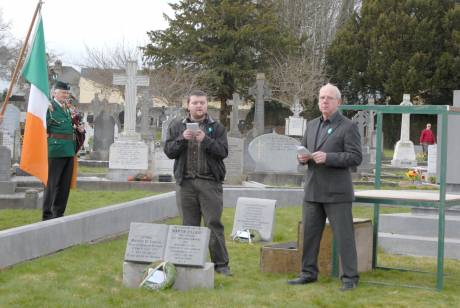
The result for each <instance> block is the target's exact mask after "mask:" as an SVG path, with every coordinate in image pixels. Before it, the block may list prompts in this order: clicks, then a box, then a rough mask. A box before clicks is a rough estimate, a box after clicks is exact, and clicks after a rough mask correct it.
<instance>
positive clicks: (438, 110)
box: [332, 105, 460, 290]
mask: <svg viewBox="0 0 460 308" xmlns="http://www.w3.org/2000/svg"><path fill="white" fill-rule="evenodd" d="M340 110H354V111H360V110H363V111H374V112H375V113H376V115H377V124H376V131H377V140H376V143H377V149H376V162H375V185H374V187H375V189H377V190H378V189H380V188H381V174H382V149H381V145H382V124H383V114H403V113H409V114H437V115H440V116H441V140H440V143H439V145H440V149H441V151H440V173H439V186H440V189H439V201H418V200H410V199H396V200H395V199H382V198H368V197H356V200H355V202H360V203H373V204H374V214H373V215H374V225H373V240H374V241H373V247H372V268H374V269H375V268H379V267H378V263H377V246H378V231H379V214H380V204H391V205H408V206H412V207H434V208H438V252H437V269H436V289H437V290H442V288H443V286H444V237H445V207H446V205H456V204H460V202H459V200H456V201H450V202H447V201H446V170H447V166H446V164H447V123H448V115H460V108H455V107H452V106H445V105H442V106H441V105H439V106H438V105H436V106H435V105H424V106H400V105H342V106H340ZM438 129H439V127H438ZM438 142H439V140H438ZM332 252H333V258H332V275H333V276H338V253H337V245H336V243H335V240H334V241H333V249H332ZM382 268H384V267H382ZM384 269H388V268H384ZM397 270H399V269H397Z"/></svg>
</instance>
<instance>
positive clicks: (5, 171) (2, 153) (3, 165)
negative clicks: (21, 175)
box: [0, 131, 16, 194]
mask: <svg viewBox="0 0 460 308" xmlns="http://www.w3.org/2000/svg"><path fill="white" fill-rule="evenodd" d="M0 134H1V131H0ZM10 179H11V151H10V149H9V148H7V147H6V146H3V145H0V194H13V193H14V192H15V190H16V182H12V181H10Z"/></svg>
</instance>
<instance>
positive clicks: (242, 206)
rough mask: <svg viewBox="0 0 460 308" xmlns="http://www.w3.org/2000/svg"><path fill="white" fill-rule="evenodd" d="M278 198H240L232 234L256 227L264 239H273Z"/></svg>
mask: <svg viewBox="0 0 460 308" xmlns="http://www.w3.org/2000/svg"><path fill="white" fill-rule="evenodd" d="M275 208H276V200H271V199H259V198H244V197H240V198H238V201H237V202H236V212H235V220H234V222H233V229H232V236H233V235H235V233H236V232H237V231H242V230H247V229H254V230H257V231H259V233H260V236H261V238H262V240H263V241H268V242H269V241H271V240H272V239H273V229H274V224H275Z"/></svg>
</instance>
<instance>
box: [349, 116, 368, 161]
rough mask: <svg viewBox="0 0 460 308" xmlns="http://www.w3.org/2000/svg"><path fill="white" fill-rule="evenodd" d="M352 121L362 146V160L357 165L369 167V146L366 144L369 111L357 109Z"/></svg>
mask: <svg viewBox="0 0 460 308" xmlns="http://www.w3.org/2000/svg"><path fill="white" fill-rule="evenodd" d="M352 121H353V122H355V123H356V125H357V126H358V130H359V135H360V137H361V147H362V151H361V152H362V157H363V158H362V162H361V165H360V166H359V168H360V169H366V168H369V162H370V147H369V144H368V141H369V138H368V132H369V113H368V112H367V111H362V110H360V111H358V112H357V113H356V114H355V115H354V116H353V118H352Z"/></svg>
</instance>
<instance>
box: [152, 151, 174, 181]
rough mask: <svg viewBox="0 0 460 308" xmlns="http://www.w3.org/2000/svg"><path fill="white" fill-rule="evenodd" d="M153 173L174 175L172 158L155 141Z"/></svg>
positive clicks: (155, 174) (170, 176)
mask: <svg viewBox="0 0 460 308" xmlns="http://www.w3.org/2000/svg"><path fill="white" fill-rule="evenodd" d="M153 175H154V176H158V177H159V178H160V177H161V176H168V177H169V178H171V179H172V178H173V177H174V159H170V158H168V156H166V154H165V153H164V151H163V148H162V147H161V144H160V142H155V147H154V150H153Z"/></svg>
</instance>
